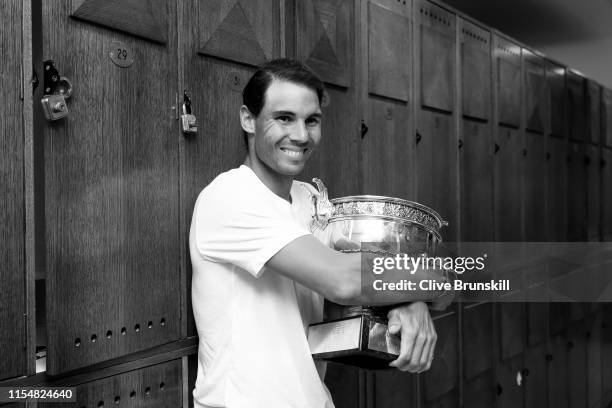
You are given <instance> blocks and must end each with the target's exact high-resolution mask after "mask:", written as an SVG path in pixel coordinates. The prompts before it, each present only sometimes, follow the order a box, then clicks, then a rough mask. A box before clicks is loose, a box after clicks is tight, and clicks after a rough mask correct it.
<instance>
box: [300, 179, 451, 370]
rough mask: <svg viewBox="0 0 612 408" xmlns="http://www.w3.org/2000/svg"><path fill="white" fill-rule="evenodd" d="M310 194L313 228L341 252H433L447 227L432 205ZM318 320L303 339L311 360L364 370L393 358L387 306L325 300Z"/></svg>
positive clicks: (396, 343) (396, 345)
mask: <svg viewBox="0 0 612 408" xmlns="http://www.w3.org/2000/svg"><path fill="white" fill-rule="evenodd" d="M313 181H314V182H315V184H316V185H317V188H318V190H319V193H318V195H315V196H313V203H312V204H313V213H314V216H313V223H312V227H313V229H321V230H323V231H324V232H325V233H326V234H328V236H330V237H332V243H331V246H332V248H334V249H335V250H338V251H341V252H359V253H362V254H374V255H377V256H385V257H386V256H389V257H394V256H396V255H397V254H407V255H408V256H411V257H413V256H433V255H434V253H435V251H436V248H437V246H438V244H439V243H440V242H441V241H442V237H441V236H440V229H441V228H442V227H444V226H447V225H448V223H447V222H446V221H443V220H442V219H441V218H440V216H439V215H438V214H437V213H436V212H435V211H433V210H432V209H430V208H428V207H426V206H424V205H422V204H419V203H415V202H412V201H407V200H402V199H398V198H391V197H382V196H370V195H361V196H348V197H341V198H336V199H332V200H329V199H328V196H327V189H326V188H325V186H324V185H323V183H322V182H321V180H319V179H313ZM325 308H326V316H327V318H329V317H331V318H332V319H331V320H327V321H324V322H321V323H315V324H311V325H310V326H309V330H308V343H309V345H310V350H311V353H312V356H313V358H315V359H323V360H328V361H334V362H338V363H343V364H348V365H352V366H357V367H361V368H367V369H376V368H386V367H387V366H388V364H389V362H390V361H391V360H394V359H396V358H397V357H398V355H399V351H400V339H399V337H398V336H396V335H391V334H389V333H388V330H387V328H388V326H387V323H388V322H387V312H388V310H389V307H371V306H340V305H335V304H332V303H331V302H327V303H326V306H325Z"/></svg>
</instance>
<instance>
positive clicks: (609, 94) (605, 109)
mask: <svg viewBox="0 0 612 408" xmlns="http://www.w3.org/2000/svg"><path fill="white" fill-rule="evenodd" d="M602 99H603V101H602V112H601V114H602V115H603V120H602V122H603V124H604V126H603V129H602V132H603V133H602V136H601V139H602V141H603V145H604V146H606V147H612V89H607V88H605V89H604V90H603V92H602Z"/></svg>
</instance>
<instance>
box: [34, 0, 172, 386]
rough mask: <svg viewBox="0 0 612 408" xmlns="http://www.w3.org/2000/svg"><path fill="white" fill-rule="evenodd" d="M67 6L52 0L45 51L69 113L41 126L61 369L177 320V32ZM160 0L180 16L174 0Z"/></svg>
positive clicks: (140, 341) (54, 346) (50, 305)
mask: <svg viewBox="0 0 612 408" xmlns="http://www.w3.org/2000/svg"><path fill="white" fill-rule="evenodd" d="M118 7H120V6H118ZM70 10H71V7H70V2H69V1H62V2H54V3H53V4H50V3H47V2H44V3H43V27H44V30H43V39H44V43H43V53H44V56H45V57H46V58H52V59H54V60H55V63H56V67H57V69H58V70H59V71H60V73H61V74H62V75H65V76H66V77H68V78H69V79H70V80H71V81H72V84H73V87H74V93H73V96H72V97H71V99H70V100H69V102H68V108H69V110H70V115H69V116H68V117H67V118H65V119H63V120H62V121H59V122H57V123H48V124H47V125H46V126H45V128H44V140H45V194H46V196H45V205H46V210H45V217H46V243H47V254H46V255H47V268H48V271H47V323H48V347H49V354H48V362H47V369H48V371H49V373H50V374H54V375H55V374H58V373H60V372H64V371H68V370H72V369H76V368H78V367H82V366H85V365H89V364H93V363H95V362H99V361H103V360H106V359H110V358H114V357H118V356H121V355H125V354H127V353H132V352H136V351H139V350H143V349H146V348H149V347H153V346H155V345H158V344H163V343H167V342H170V341H172V340H175V339H177V338H178V335H179V329H180V324H179V306H180V304H179V298H180V295H179V279H180V275H179V268H178V260H179V246H178V233H179V229H178V220H179V213H178V202H177V199H176V197H178V154H177V153H178V149H177V147H178V143H177V140H176V122H175V121H174V117H173V116H174V115H173V113H172V110H171V109H170V108H171V106H172V105H173V104H174V92H175V89H176V48H175V44H176V41H174V40H171V41H170V40H169V41H168V44H170V45H169V46H168V47H164V46H160V45H155V44H152V43H150V42H147V41H143V40H141V39H137V38H135V37H133V36H130V35H122V34H120V33H117V32H113V31H109V30H108V29H106V28H104V29H103V28H100V27H98V26H93V25H90V24H88V23H85V22H81V21H76V20H74V19H70V18H68V16H69V13H70ZM160 12H162V13H163V14H164V15H167V16H168V20H169V21H174V20H175V13H176V10H175V8H174V6H173V4H172V3H168V4H167V5H166V7H165V8H163V10H161V11H160ZM169 27H170V28H169V29H168V30H169V38H171V39H174V38H175V26H173V25H169ZM117 39H118V40H121V41H123V42H124V43H126V44H127V46H128V47H129V48H130V49H131V50H133V52H134V55H135V62H134V64H133V65H132V66H131V67H130V68H129V69H123V68H119V67H117V66H115V65H114V64H112V62H111V61H110V59H109V57H108V52H109V46H110V44H111V42H112V41H113V40H117ZM160 78H164V80H163V81H160ZM151 84H156V85H155V86H151ZM162 319H163V324H162ZM149 322H150V323H149ZM149 326H150V327H149ZM123 328H125V334H124V335H122V333H121V332H122V329H123ZM94 336H95V337H94ZM77 339H79V340H77ZM79 343H80V345H79V346H77V344H79Z"/></svg>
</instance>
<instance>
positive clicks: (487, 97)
mask: <svg viewBox="0 0 612 408" xmlns="http://www.w3.org/2000/svg"><path fill="white" fill-rule="evenodd" d="M458 22H459V24H460V27H461V34H460V41H461V84H460V85H461V102H462V107H461V113H462V114H463V116H464V117H470V118H476V119H481V120H484V121H487V120H488V119H489V118H490V117H491V81H490V78H491V34H490V33H489V31H488V30H486V29H484V28H481V27H479V26H477V25H476V24H473V23H471V22H469V21H467V20H464V19H462V18H460V17H458Z"/></svg>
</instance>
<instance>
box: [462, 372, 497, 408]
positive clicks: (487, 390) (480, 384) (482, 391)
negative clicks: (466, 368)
mask: <svg viewBox="0 0 612 408" xmlns="http://www.w3.org/2000/svg"><path fill="white" fill-rule="evenodd" d="M494 380H495V376H494V375H493V373H492V371H486V372H484V373H483V374H481V375H479V376H477V377H475V378H474V379H471V380H467V379H466V380H465V383H464V384H465V385H464V387H463V390H464V391H463V406H464V407H465V408H491V407H493V406H494V404H495V398H496V394H495V392H496V389H497V387H496V383H495V381H494Z"/></svg>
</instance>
